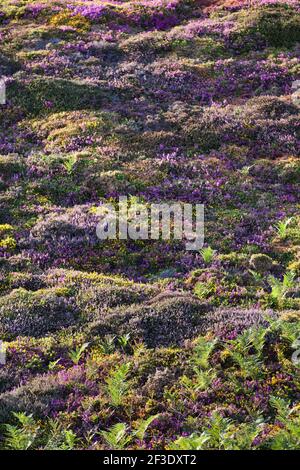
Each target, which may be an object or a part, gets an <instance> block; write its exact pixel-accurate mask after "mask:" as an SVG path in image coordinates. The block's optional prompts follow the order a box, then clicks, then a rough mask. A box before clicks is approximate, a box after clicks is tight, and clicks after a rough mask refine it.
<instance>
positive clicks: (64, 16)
mask: <svg viewBox="0 0 300 470" xmlns="http://www.w3.org/2000/svg"><path fill="white" fill-rule="evenodd" d="M50 24H51V26H69V27H71V28H74V29H76V30H77V31H79V32H86V31H88V30H89V29H90V27H91V25H90V22H89V20H88V19H87V18H84V17H83V16H81V15H73V14H72V13H71V12H69V11H67V10H66V11H61V12H59V13H57V15H54V16H52V18H51V19H50Z"/></svg>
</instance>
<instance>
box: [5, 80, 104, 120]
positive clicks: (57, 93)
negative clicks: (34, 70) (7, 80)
mask: <svg viewBox="0 0 300 470" xmlns="http://www.w3.org/2000/svg"><path fill="white" fill-rule="evenodd" d="M7 95H8V99H10V100H11V101H12V102H13V104H14V106H17V107H20V108H22V109H23V110H24V111H25V112H26V113H28V114H29V115H38V114H40V113H44V114H47V113H49V110H50V111H51V112H54V111H55V112H60V111H74V110H77V109H93V108H94V109H99V108H100V107H101V103H102V96H103V91H102V90H101V89H99V87H96V86H93V85H86V84H80V83H77V82H75V81H71V80H64V79H53V78H36V79H33V80H32V81H30V82H28V83H26V84H24V83H22V82H21V81H19V80H16V81H14V82H12V83H11V84H10V86H9V87H8V89H7ZM47 103H48V104H47Z"/></svg>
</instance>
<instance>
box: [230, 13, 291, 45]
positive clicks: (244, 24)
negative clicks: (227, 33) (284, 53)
mask: <svg viewBox="0 0 300 470" xmlns="http://www.w3.org/2000/svg"><path fill="white" fill-rule="evenodd" d="M237 18H238V25H239V26H238V27H237V29H238V32H236V33H234V34H233V37H234V38H236V37H240V38H241V39H242V38H243V40H244V41H245V42H247V39H248V38H250V40H251V37H254V38H256V39H258V40H259V39H264V40H265V42H266V44H267V45H268V46H273V47H280V46H281V47H282V46H286V47H291V46H292V45H293V44H295V43H296V42H297V41H299V37H300V21H299V12H298V11H297V9H295V8H293V7H290V6H288V5H280V4H279V5H270V6H262V7H255V8H253V9H252V10H250V12H249V11H243V12H241V13H240V14H238V15H237Z"/></svg>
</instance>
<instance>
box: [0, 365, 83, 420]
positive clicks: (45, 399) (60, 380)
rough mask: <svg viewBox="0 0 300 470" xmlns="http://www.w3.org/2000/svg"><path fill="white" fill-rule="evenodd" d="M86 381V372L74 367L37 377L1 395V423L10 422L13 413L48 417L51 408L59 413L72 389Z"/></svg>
mask: <svg viewBox="0 0 300 470" xmlns="http://www.w3.org/2000/svg"><path fill="white" fill-rule="evenodd" d="M82 379H84V371H83V370H82V367H80V366H74V367H72V368H71V369H69V370H68V371H61V372H58V373H57V374H51V373H48V374H45V375H42V376H40V377H36V378H34V379H32V380H31V381H30V383H28V384H26V385H21V386H20V387H17V388H15V389H14V390H12V391H9V392H6V393H2V394H1V395H0V421H1V422H2V423H5V422H6V423H7V422H10V421H11V419H12V412H23V413H28V414H31V413H32V414H33V415H35V416H44V417H45V416H47V415H48V414H49V408H51V407H52V409H53V410H55V411H59V410H60V409H61V407H62V406H63V403H64V401H65V400H66V398H67V396H68V395H69V394H70V393H71V390H72V387H74V385H75V384H76V383H78V381H80V380H82ZM32 397H34V400H33V399H32Z"/></svg>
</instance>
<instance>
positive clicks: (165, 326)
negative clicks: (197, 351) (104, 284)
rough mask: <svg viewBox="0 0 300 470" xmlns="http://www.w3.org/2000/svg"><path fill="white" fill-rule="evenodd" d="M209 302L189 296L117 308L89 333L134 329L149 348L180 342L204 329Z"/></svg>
mask: <svg viewBox="0 0 300 470" xmlns="http://www.w3.org/2000/svg"><path fill="white" fill-rule="evenodd" d="M209 310H211V307H210V306H209V305H207V304H204V303H200V302H198V301H196V300H193V299H189V298H188V296H187V297H186V298H180V297H179V298H176V296H175V297H173V298H172V297H171V298H170V299H162V300H161V301H159V300H158V301H157V302H154V303H152V304H151V305H145V304H144V305H142V306H140V305H133V306H131V307H128V308H126V307H125V308H123V307H122V308H119V309H113V310H111V311H110V312H107V314H106V315H105V316H104V317H103V319H102V320H100V321H98V322H95V323H93V324H91V326H90V327H89V335H91V336H93V335H101V336H104V335H107V334H117V335H121V334H124V333H127V332H130V334H131V336H132V338H133V339H139V340H142V341H144V342H145V343H146V345H147V346H149V347H156V346H167V345H171V344H180V343H182V342H183V341H184V340H185V339H187V338H191V337H193V336H195V335H196V334H197V332H199V331H200V330H201V327H202V323H203V319H204V314H205V313H207V312H208V311H209Z"/></svg>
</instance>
